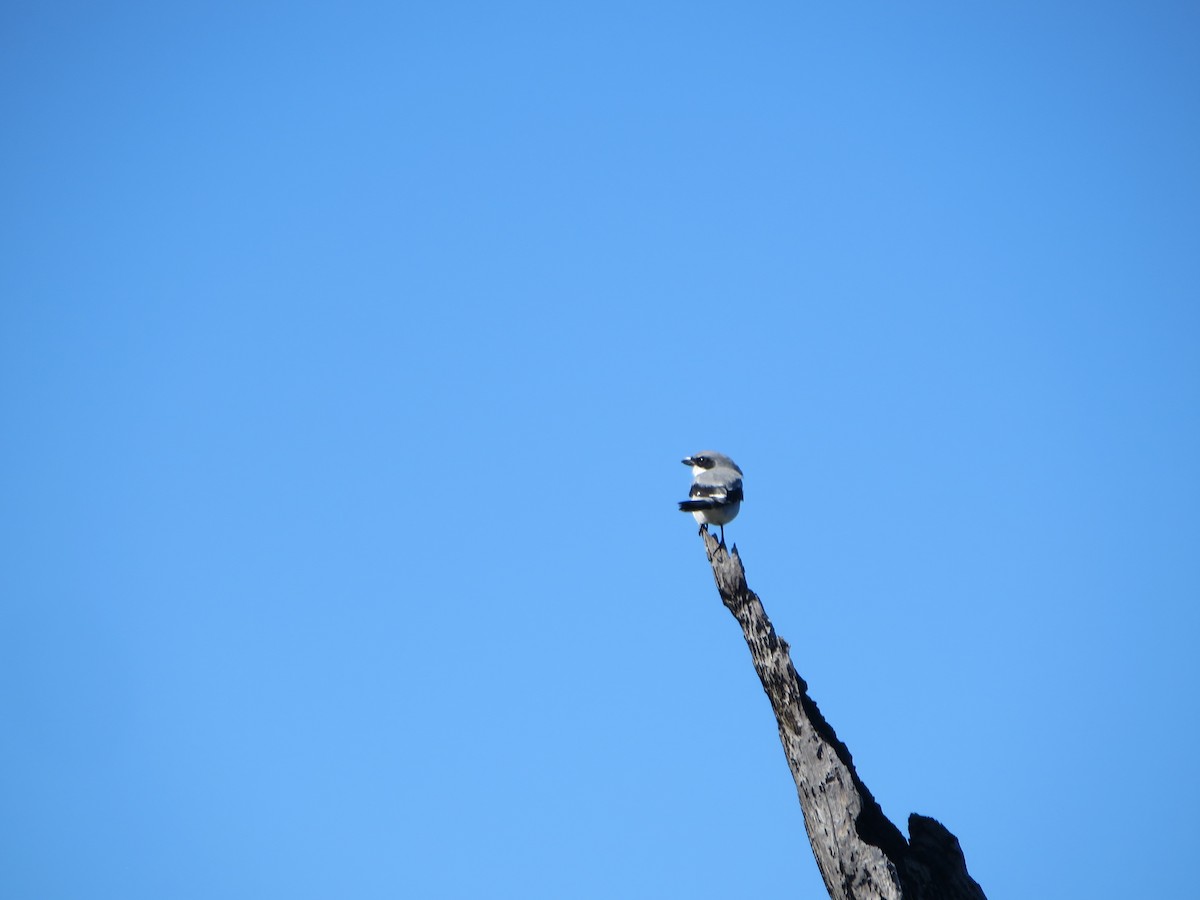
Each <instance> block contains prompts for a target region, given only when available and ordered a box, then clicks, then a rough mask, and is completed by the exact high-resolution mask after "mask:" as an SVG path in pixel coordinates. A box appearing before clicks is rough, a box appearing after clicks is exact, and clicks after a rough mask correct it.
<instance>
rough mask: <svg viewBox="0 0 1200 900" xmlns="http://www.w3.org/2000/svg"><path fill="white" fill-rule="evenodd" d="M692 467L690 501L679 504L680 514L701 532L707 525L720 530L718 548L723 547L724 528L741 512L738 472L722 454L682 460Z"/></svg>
mask: <svg viewBox="0 0 1200 900" xmlns="http://www.w3.org/2000/svg"><path fill="white" fill-rule="evenodd" d="M682 462H683V464H684V465H685V466H691V467H692V489H691V490H690V491H688V497H689V498H690V499H688V500H683V501H681V502H680V504H679V510H680V512H690V513H691V514H692V516H694V517H695V519H696V521H697V522H699V523H700V530H701V531H704V530H705V528H706V527H707V526H709V525H720V526H721V546H724V545H725V525H726V524H727V523H729V522H732V521H733V520H734V517H736V516H737V514H738V510H740V509H741V508H742V470H741V469H739V468H738V464H737V463H735V462H734V461H733V460H732V459H730V458H729V457H728V456H726V455H725V454H723V453H717V452H716V451H715V450H702V451H700V452H699V453H696V454H694V455H693V456H689V457H687V458H685V459H683V460H682Z"/></svg>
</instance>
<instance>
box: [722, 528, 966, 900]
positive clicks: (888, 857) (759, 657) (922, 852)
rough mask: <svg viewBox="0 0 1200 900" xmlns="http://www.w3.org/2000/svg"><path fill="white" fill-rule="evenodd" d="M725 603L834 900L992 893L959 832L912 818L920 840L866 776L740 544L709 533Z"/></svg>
mask: <svg viewBox="0 0 1200 900" xmlns="http://www.w3.org/2000/svg"><path fill="white" fill-rule="evenodd" d="M702 536H703V538H704V546H705V551H706V553H707V554H708V560H709V562H710V563H711V564H712V569H713V576H714V577H715V578H716V582H717V590H718V591H719V592H720V594H721V600H722V602H723V603H724V604H725V606H726V607H727V608H728V609H729V611H730V612H731V613H733V616H734V618H735V619H737V621H738V624H739V625H740V626H741V628H742V635H743V636H744V637H745V639H746V645H747V646H748V647H749V648H750V656H751V658H752V660H753V662H754V670H755V671H756V672H757V673H758V677H759V679H760V680H761V681H762V685H763V690H764V691H766V694H767V697H768V698H769V699H770V701H771V708H772V709H773V710H774V712H775V719H776V721H777V723H778V725H779V739H780V741H781V742H782V744H783V749H784V753H785V755H786V756H787V761H788V766H789V768H790V769H791V770H792V778H793V779H794V780H795V782H796V792H797V795H798V796H799V798H800V808H801V810H802V811H803V813H804V826H805V830H806V831H807V832H808V840H809V843H810V844H811V846H812V851H813V856H814V857H815V858H816V861H817V867H818V868H819V869H820V871H821V877H822V878H823V879H824V880H825V887H826V889H827V890H828V891H829V896H830V897H832V898H834V900H866V898H888V900H892V898H894V900H901V898H907V900H917V898H920V900H960V898H961V900H986V898H985V897H984V895H983V891H982V890H981V889H980V888H979V885H978V884H976V883H975V882H974V880H972V879H971V877H970V875H968V874H967V867H966V861H965V860H964V859H963V856H962V851H961V849H959V846H958V841H957V839H956V838H955V837H954V835H952V834H950V832H948V831H946V830H945V828H943V827H942V826H941V825H940V824H939V823H938V822H936V821H935V820H933V819H928V818H926V817H923V816H916V815H914V816H913V817H911V818H910V820H909V830H910V834H911V835H912V838H913V841H912V844H911V845H910V843H909V842H908V841H906V840H905V838H904V835H903V834H902V833H901V832H900V829H899V828H897V827H896V826H895V825H894V824H893V823H892V822H891V820H890V819H888V818H887V817H886V816H885V815H884V814H883V810H882V809H881V808H880V806H879V804H878V803H877V802H876V801H875V798H874V797H873V796H872V795H871V792H870V791H869V790H867V787H866V785H865V784H863V783H862V781H861V780H860V779H859V777H858V773H857V772H856V771H855V769H854V762H853V760H852V759H851V756H850V751H849V749H847V747H846V745H845V744H843V743H842V742H841V741H840V740H838V737H837V735H836V734H835V733H834V730H833V728H832V727H831V726H830V725H829V723H828V722H826V721H825V718H824V716H822V715H821V711H820V710H819V709H818V708H817V704H816V703H815V702H814V701H813V700H812V698H811V697H809V696H808V685H807V684H805V682H804V679H802V678H801V677H800V676H799V674H798V673H797V672H796V669H795V667H794V666H793V665H792V661H791V657H790V655H789V652H788V645H787V643H786V642H785V641H784V640H783V639H782V638H780V637H779V636H778V635H777V634H776V633H775V629H774V627H773V626H772V625H771V620H770V619H768V618H767V614H766V611H765V610H764V609H763V605H762V601H760V600H759V598H758V595H757V594H755V593H754V592H753V591H751V590H750V588H749V586H748V585H747V583H746V572H745V569H744V568H743V567H742V561H741V558H740V557H739V556H738V552H737V547H736V545H735V546H734V548H733V550H732V552H730V551H727V550H726V549H725V547H723V546H722V545H721V544H720V543H719V542H718V541H717V539H716V538H715V537H713V536H712V535H710V534H708V532H707V531H704V532H702Z"/></svg>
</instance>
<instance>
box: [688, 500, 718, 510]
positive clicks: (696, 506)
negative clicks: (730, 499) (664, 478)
mask: <svg viewBox="0 0 1200 900" xmlns="http://www.w3.org/2000/svg"><path fill="white" fill-rule="evenodd" d="M718 505H719V504H718V503H716V502H715V501H713V500H681V501H680V502H679V511H680V512H699V511H700V510H702V509H712V508H713V507H715V506H718Z"/></svg>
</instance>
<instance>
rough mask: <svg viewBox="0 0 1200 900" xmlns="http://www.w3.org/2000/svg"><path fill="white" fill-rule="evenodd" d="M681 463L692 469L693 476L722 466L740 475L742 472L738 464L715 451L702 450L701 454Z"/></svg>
mask: <svg viewBox="0 0 1200 900" xmlns="http://www.w3.org/2000/svg"><path fill="white" fill-rule="evenodd" d="M681 462H682V463H683V464H684V465H685V466H691V467H692V474H693V475H699V474H700V473H701V472H703V471H704V470H705V469H712V468H715V467H717V466H722V467H724V468H727V469H733V470H734V471H735V472H737V473H738V474H739V475H741V474H742V470H741V469H739V468H738V465H737V463H735V462H734V461H733V460H732V459H730V458H729V457H728V456H726V455H725V454H724V453H718V452H717V451H715V450H701V451H700V452H699V453H694V454H692V455H691V456H689V457H687V458H686V459H684V460H681Z"/></svg>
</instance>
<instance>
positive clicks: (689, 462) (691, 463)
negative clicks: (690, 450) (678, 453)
mask: <svg viewBox="0 0 1200 900" xmlns="http://www.w3.org/2000/svg"><path fill="white" fill-rule="evenodd" d="M680 462H681V463H683V464H684V465H685V466H694V465H695V464H696V461H695V460H694V459H692V458H691V457H690V456H689V457H688V458H687V459H681V460H680Z"/></svg>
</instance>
